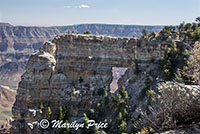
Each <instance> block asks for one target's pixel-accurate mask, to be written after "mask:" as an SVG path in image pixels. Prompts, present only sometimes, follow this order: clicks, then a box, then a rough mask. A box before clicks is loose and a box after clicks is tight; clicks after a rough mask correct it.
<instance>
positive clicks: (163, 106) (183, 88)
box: [142, 82, 200, 131]
mask: <svg viewBox="0 0 200 134" xmlns="http://www.w3.org/2000/svg"><path fill="white" fill-rule="evenodd" d="M158 90H159V94H157V95H155V96H154V97H153V99H152V106H149V107H150V108H149V110H150V114H146V113H143V114H142V115H143V121H142V122H143V125H144V126H150V127H152V128H154V129H155V130H157V131H160V130H161V131H162V130H165V129H173V128H176V127H178V126H180V125H187V124H191V123H193V122H196V121H198V119H199V118H200V99H199V98H200V87H199V86H189V85H184V84H180V83H177V82H166V83H160V84H159V86H158Z"/></svg>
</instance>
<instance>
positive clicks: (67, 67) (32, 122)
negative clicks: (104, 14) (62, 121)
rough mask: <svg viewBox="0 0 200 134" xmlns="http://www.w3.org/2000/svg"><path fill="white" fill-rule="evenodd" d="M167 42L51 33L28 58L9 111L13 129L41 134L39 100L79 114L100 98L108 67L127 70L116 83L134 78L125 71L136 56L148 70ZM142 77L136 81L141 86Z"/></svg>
mask: <svg viewBox="0 0 200 134" xmlns="http://www.w3.org/2000/svg"><path fill="white" fill-rule="evenodd" d="M170 43H171V42H161V41H159V40H148V39H137V38H120V37H113V36H101V35H82V34H63V35H59V36H56V37H55V38H54V39H53V41H52V42H47V43H45V44H44V45H43V46H42V47H41V48H40V49H39V51H38V52H37V53H34V54H32V55H31V57H30V58H29V61H28V63H27V66H26V72H25V73H24V74H23V75H22V77H21V79H22V80H21V81H20V83H19V87H18V90H17V97H16V102H15V104H14V106H13V109H12V112H13V116H14V122H13V127H12V133H16V134H20V133H26V134H35V133H42V129H41V128H40V127H39V126H38V121H40V120H41V119H42V118H44V117H45V116H44V115H45V113H42V112H41V109H40V105H41V104H43V105H44V109H45V108H46V109H47V107H48V106H50V107H51V109H52V112H53V113H57V112H58V111H57V110H58V107H59V106H61V105H64V106H66V107H67V109H68V114H69V117H70V120H73V119H74V118H78V117H81V116H82V114H83V112H85V111H87V110H89V109H90V108H91V106H92V105H93V103H94V102H95V101H96V99H98V98H99V96H98V93H97V92H98V91H99V89H103V90H105V88H106V87H108V86H109V85H110V83H111V81H112V68H113V67H125V68H128V69H127V72H126V73H125V76H126V77H127V78H126V80H124V81H123V80H120V83H119V84H120V85H123V84H125V83H126V81H127V80H128V79H129V80H130V78H131V79H133V78H132V77H133V75H132V76H129V75H128V74H133V71H134V69H135V59H136V58H137V61H138V64H139V65H140V67H141V68H148V66H149V65H150V64H152V63H151V62H152V58H154V59H155V60H159V59H160V58H161V57H162V56H163V54H164V50H165V49H166V46H167V45H169V44H170ZM153 64H154V63H153ZM155 64H156V63H155ZM141 79H142V74H141ZM142 81H143V83H144V80H142ZM142 81H141V84H140V85H141V86H144V85H142V84H143V83H142ZM131 85H132V86H131ZM133 85H134V82H133V81H132V82H128V83H126V86H130V87H132V88H134V90H131V92H133V91H136V92H137V93H136V94H135V95H136V96H137V95H141V93H140V92H141V87H140V86H139V85H135V87H134V86H133ZM73 88H75V89H76V91H73V90H72V89H73ZM132 88H131V89H132ZM137 90H138V91H137ZM133 94H134V93H133ZM134 101H135V100H134ZM137 101H139V99H138V100H137ZM46 109H45V110H46ZM45 110H43V111H45ZM52 118H56V115H53V117H52Z"/></svg>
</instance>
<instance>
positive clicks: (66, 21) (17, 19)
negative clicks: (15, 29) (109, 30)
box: [0, 0, 200, 26]
mask: <svg viewBox="0 0 200 134" xmlns="http://www.w3.org/2000/svg"><path fill="white" fill-rule="evenodd" d="M198 16H200V0H0V22H8V23H10V24H13V25H27V26H30V25H31V26H55V25H56V26H60V25H71V24H83V23H84V24H85V23H106V24H136V25H176V24H179V23H181V22H183V21H185V22H193V21H194V20H195V18H196V17H198Z"/></svg>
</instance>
